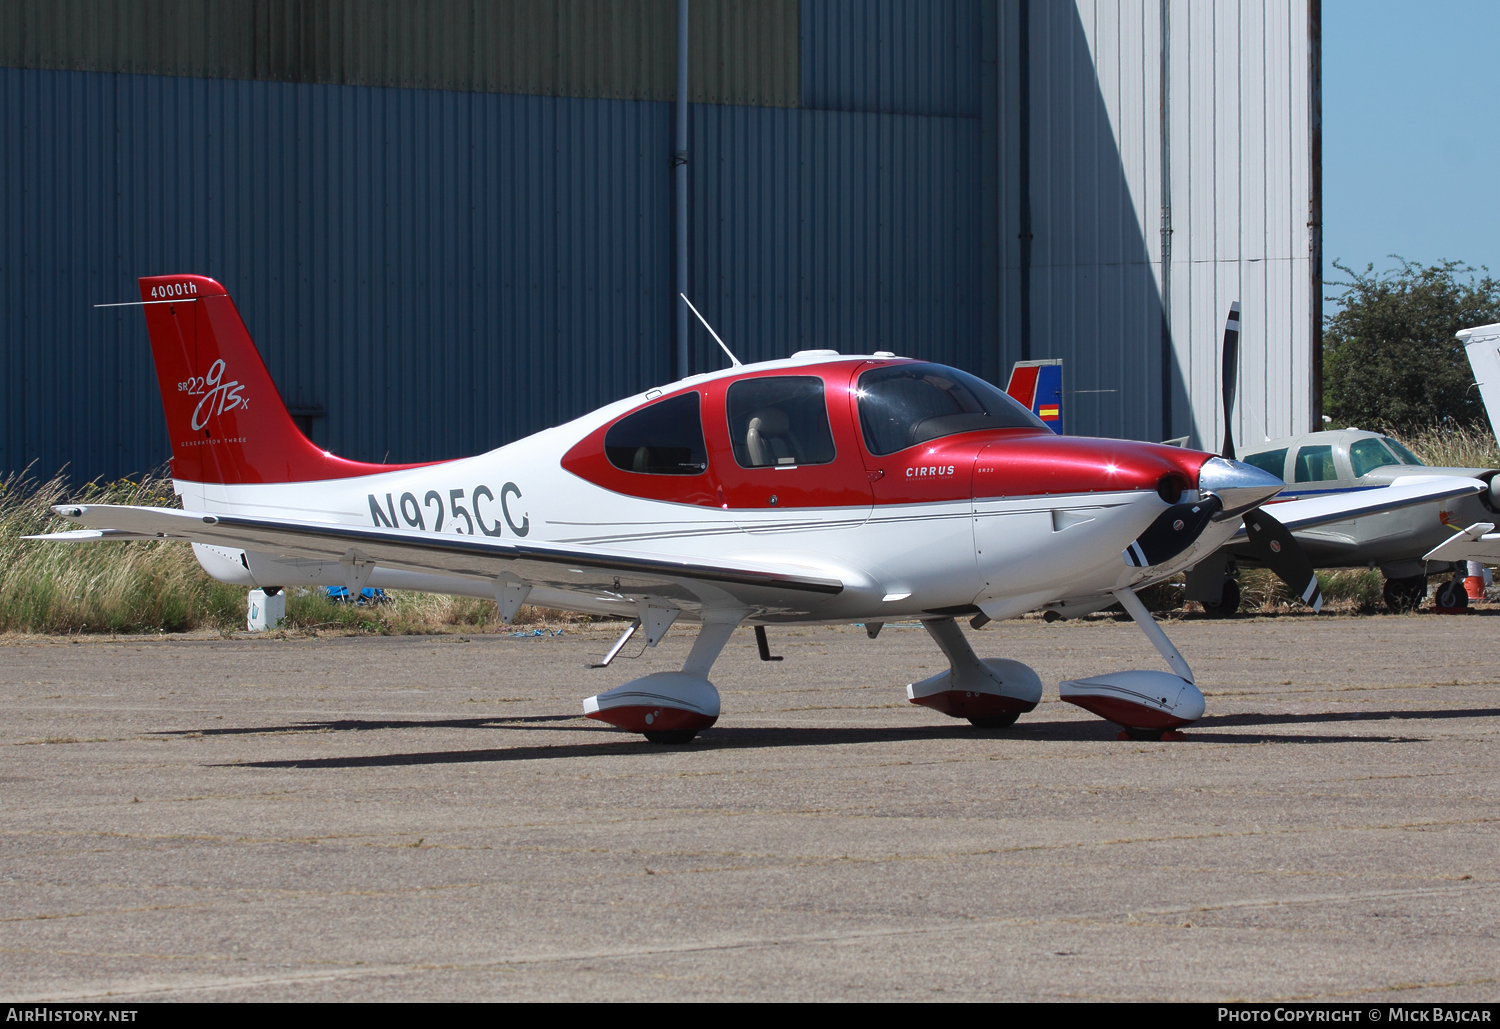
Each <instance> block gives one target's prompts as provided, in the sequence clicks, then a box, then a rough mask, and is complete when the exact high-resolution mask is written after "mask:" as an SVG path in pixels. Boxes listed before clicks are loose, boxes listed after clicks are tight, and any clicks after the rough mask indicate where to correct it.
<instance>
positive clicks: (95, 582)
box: [0, 475, 590, 635]
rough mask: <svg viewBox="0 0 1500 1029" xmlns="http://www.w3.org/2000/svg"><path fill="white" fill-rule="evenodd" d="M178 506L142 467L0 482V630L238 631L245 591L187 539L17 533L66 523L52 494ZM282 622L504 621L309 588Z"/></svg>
mask: <svg viewBox="0 0 1500 1029" xmlns="http://www.w3.org/2000/svg"><path fill="white" fill-rule="evenodd" d="M68 502H75V503H77V502H82V503H93V504H138V505H143V506H150V507H179V506H181V505H180V504H179V503H178V501H177V497H176V496H175V495H173V493H172V483H171V480H170V479H166V478H162V477H160V476H156V475H148V476H145V477H144V478H142V479H141V481H139V482H134V481H131V480H128V479H122V480H120V481H118V482H112V483H107V484H100V483H89V484H88V485H86V486H84V487H82V488H81V489H77V490H70V489H69V488H68V485H67V482H66V481H65V480H64V479H63V478H62V477H61V476H58V477H55V478H53V479H51V480H50V481H47V482H37V481H36V480H34V479H28V478H26V477H24V476H21V475H12V476H11V477H9V478H8V479H5V480H4V481H3V482H0V632H23V633H79V632H90V633H93V632H99V633H145V632H192V631H201V630H209V631H216V632H221V633H230V632H236V631H243V630H244V628H245V607H246V593H247V590H246V589H245V587H243V586H230V585H226V584H224V583H221V582H218V581H217V580H215V579H212V578H210V577H209V576H208V575H207V574H206V573H205V572H204V571H203V569H202V568H200V567H199V566H198V562H197V560H196V559H194V557H193V551H192V548H191V547H190V546H189V545H188V544H186V543H181V542H174V541H167V540H163V541H160V542H156V541H131V542H124V543H47V542H43V541H40V540H23V539H22V538H21V537H22V536H28V535H36V534H38V533H46V532H59V531H63V530H67V529H72V528H75V526H74V525H73V524H72V523H70V522H68V521H66V520H64V519H62V518H58V517H57V516H56V515H54V514H52V512H51V511H50V510H48V508H49V507H50V506H51V505H53V504H61V503H68ZM589 621H590V619H589V618H588V616H586V615H573V614H566V613H563V612H557V611H546V610H543V609H540V608H533V607H530V606H527V607H523V608H521V611H520V613H519V615H518V616H517V618H516V624H517V625H524V626H527V627H532V626H543V625H545V626H547V627H548V628H551V629H556V628H559V627H561V626H565V625H573V626H579V625H582V624H587V623H588V622H589ZM287 622H288V628H290V629H293V630H299V629H300V630H304V631H309V630H310V631H329V630H331V631H338V632H354V633H361V632H363V633H379V634H382V635H404V634H412V633H418V634H426V633H442V632H476V633H481V632H502V631H503V632H511V631H514V630H513V629H512V628H511V627H510V626H506V625H503V624H502V623H501V622H500V617H499V610H498V608H497V607H496V605H495V602H494V601H492V600H476V599H473V598H469V597H449V596H438V595H434V594H430V593H408V592H402V591H390V593H389V594H388V602H387V603H384V604H379V605H364V604H344V603H339V602H336V601H332V600H329V599H328V598H327V597H326V596H324V595H323V594H322V593H321V592H320V591H307V592H303V593H300V594H299V595H295V596H288V597H287Z"/></svg>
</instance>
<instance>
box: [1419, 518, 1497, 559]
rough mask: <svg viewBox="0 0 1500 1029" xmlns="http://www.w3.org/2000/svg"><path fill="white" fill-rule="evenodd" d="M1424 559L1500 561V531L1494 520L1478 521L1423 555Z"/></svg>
mask: <svg viewBox="0 0 1500 1029" xmlns="http://www.w3.org/2000/svg"><path fill="white" fill-rule="evenodd" d="M1422 560H1424V561H1500V532H1496V531H1495V523H1493V522H1476V523H1475V524H1473V525H1471V526H1469V527H1468V528H1467V529H1465V530H1464V531H1463V532H1461V533H1459V534H1458V535H1457V536H1454V537H1453V538H1452V539H1451V540H1444V541H1443V542H1442V543H1439V544H1438V545H1437V546H1435V547H1433V548H1432V549H1431V550H1429V551H1428V552H1427V553H1426V554H1424V555H1423V557H1422Z"/></svg>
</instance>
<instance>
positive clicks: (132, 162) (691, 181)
mask: <svg viewBox="0 0 1500 1029" xmlns="http://www.w3.org/2000/svg"><path fill="white" fill-rule="evenodd" d="M677 18H678V6H677V4H676V3H674V2H673V0H426V2H420V3H419V2H398V0H386V2H365V0H150V2H147V0H136V2H117V0H13V2H10V3H7V4H5V5H3V6H0V111H3V118H4V120H3V123H0V134H3V139H4V146H3V152H0V224H3V227H4V239H3V244H0V376H3V384H0V397H3V401H0V402H3V404H4V410H3V413H0V433H3V437H0V454H3V468H4V469H8V470H15V469H19V468H21V467H24V466H25V465H27V464H28V463H30V462H32V461H35V462H36V466H35V467H34V469H33V470H34V472H37V473H40V474H50V473H51V472H52V471H53V470H55V469H57V468H59V467H61V466H62V465H64V464H69V465H70V470H71V473H72V475H73V476H74V478H75V479H77V478H83V479H87V478H92V477H94V476H97V475H104V476H111V477H112V476H117V475H122V474H127V473H131V472H139V471H144V470H147V469H150V468H152V467H154V466H156V465H158V464H160V463H161V462H162V461H163V460H164V458H165V457H166V456H167V454H168V446H167V443H166V437H165V428H164V424H163V421H162V415H161V409H160V404H159V401H158V399H157V396H156V385H155V379H154V376H153V373H152V365H151V358H150V350H149V347H148V345H147V342H146V336H145V327H144V323H143V319H142V318H141V317H140V314H139V312H138V311H137V310H136V309H134V308H129V307H125V308H95V307H93V306H92V305H94V304H97V303H104V302H108V301H123V300H132V299H134V298H135V296H136V289H135V279H136V277H137V276H140V275H150V274H162V273H171V272H199V273H203V274H208V275H212V276H214V277H215V278H217V279H219V280H220V281H222V282H223V283H224V284H225V285H226V286H227V287H228V288H229V290H230V293H231V294H232V295H233V296H234V298H235V300H236V302H237V303H238V305H239V307H240V310H241V312H242V313H243V314H244V316H245V320H246V322H247V324H248V325H249V327H250V330H251V332H252V334H253V335H254V336H255V339H256V342H257V343H258V344H259V346H260V348H261V350H262V352H263V354H264V355H265V357H266V361H267V364H268V365H269V367H270V369H271V372H272V374H273V375H274V376H275V378H276V381H277V383H278V385H279V386H280V388H281V391H282V394H283V396H284V398H285V399H286V401H287V403H288V405H289V406H290V407H292V408H293V409H294V413H295V414H296V415H297V416H298V417H299V419H300V420H301V422H302V424H303V425H304V426H305V427H306V429H307V431H309V433H310V435H311V436H312V438H313V439H314V440H315V441H316V442H318V443H319V444H320V445H323V446H325V447H327V448H329V449H331V450H333V451H335V452H337V453H340V454H343V455H346V456H348V457H351V458H357V459H363V460H374V461H379V460H382V459H386V458H388V459H389V460H392V461H420V460H430V459H438V458H443V457H454V456H460V455H464V454H468V453H473V452H478V451H481V450H485V449H489V448H491V447H494V446H498V445H500V444H502V443H505V442H508V441H510V440H513V439H516V438H519V437H521V436H523V435H526V434H527V433H530V432H533V431H535V430H538V429H541V428H544V427H546V426H548V425H551V424H555V423H557V422H560V421H563V420H566V419H568V418H571V417H574V416H576V415H578V414H581V413H583V412H585V411H587V410H589V409H591V408H593V407H596V406H598V405H600V404H602V403H605V402H607V401H609V400H611V399H614V398H617V397H619V396H622V395H625V394H628V393H632V392H637V391H639V390H641V389H643V388H645V387H647V386H649V385H652V384H657V383H661V382H664V381H667V380H669V379H672V378H674V377H675V376H676V375H677V373H678V369H677V367H676V363H677V362H676V361H675V360H674V354H675V352H676V339H675V338H674V336H675V334H676V333H677V331H678V330H677V328H676V326H677V320H676V311H675V310H674V306H673V297H674V293H673V289H674V282H675V281H676V280H675V269H674V256H673V249H674V248H673V244H672V239H673V218H674V216H673V203H672V165H673V161H674V157H673V153H674V150H675V147H674V141H673V124H672V117H673V115H672V110H673V104H672V100H673V98H674V92H675V88H676V87H675V83H676V57H675V55H676V49H677V25H678V22H677ZM688 24H689V30H688V33H687V35H688V42H689V47H688V49H689V88H688V91H687V92H688V97H689V99H690V101H691V103H690V104H689V141H688V149H687V169H688V193H687V195H688V218H687V225H688V228H689V245H688V258H687V262H686V265H685V267H686V269H687V278H688V286H689V295H690V296H691V297H692V298H693V300H694V302H695V303H696V304H697V306H698V307H699V309H700V310H702V311H703V313H704V314H705V315H706V316H707V317H708V318H709V320H710V321H711V322H712V323H713V324H714V325H715V327H716V328H717V329H718V330H719V332H720V334H721V335H723V336H724V337H725V339H726V340H727V341H728V342H729V344H730V346H732V347H733V348H734V349H735V351H736V352H737V353H738V354H739V356H740V357H741V358H742V359H743V360H747V361H752V360H760V359H767V358H773V357H783V356H786V355H788V354H789V353H791V352H792V351H794V350H799V349H811V348H825V347H826V348H832V349H837V350H840V351H843V352H845V353H868V352H871V351H874V350H890V351H894V352H896V353H898V354H903V355H909V356H913V357H923V358H930V359H934V360H940V361H944V362H947V363H951V364H955V365H958V366H959V367H962V368H965V369H968V370H970V371H973V372H975V373H977V374H980V375H982V376H984V377H985V378H987V379H989V380H991V381H998V382H1001V383H1002V384H1003V382H1004V378H1005V375H1006V374H1007V373H1008V371H1009V368H1010V365H1011V362H1013V361H1015V360H1018V359H1037V358H1049V357H1060V358H1062V359H1063V360H1064V362H1065V365H1064V367H1065V374H1066V380H1065V382H1066V394H1065V400H1066V404H1067V406H1066V409H1065V417H1066V421H1067V430H1068V431H1069V432H1071V433H1079V434H1086V435H1110V436H1125V437H1131V438H1136V439H1163V438H1169V437H1174V436H1189V437H1191V439H1192V441H1193V442H1194V443H1195V444H1201V445H1204V446H1207V447H1210V448H1216V447H1217V445H1218V440H1219V439H1220V437H1221V435H1222V424H1223V416H1222V412H1221V411H1220V409H1219V392H1218V377H1219V367H1218V353H1217V348H1218V343H1219V336H1220V331H1221V325H1222V320H1223V317H1224V313H1225V311H1226V310H1227V308H1228V306H1229V303H1230V302H1231V301H1233V300H1241V301H1242V302H1243V305H1244V311H1245V336H1244V340H1243V343H1242V346H1241V358H1240V360H1241V367H1240V376H1239V381H1240V387H1239V402H1238V404H1237V405H1236V409H1235V412H1234V418H1235V422H1236V425H1235V435H1236V438H1237V439H1240V440H1254V439H1260V438H1262V437H1263V436H1267V435H1269V436H1277V435H1285V434H1289V433H1292V432H1294V431H1302V430H1305V429H1308V428H1311V427H1312V423H1313V421H1314V420H1315V418H1316V416H1317V395H1318V391H1319V386H1318V375H1319V372H1318V365H1317V361H1318V354H1319V349H1320V347H1319V339H1320V323H1321V308H1320V305H1321V282H1320V274H1321V253H1320V235H1319V221H1320V217H1321V211H1320V207H1321V205H1320V200H1319V193H1320V185H1319V161H1320V154H1319V143H1318V137H1319V122H1318V119H1319V114H1318V110H1319V70H1318V25H1319V10H1318V0H1218V2H1215V3H1204V2H1199V0H1010V2H1003V3H1002V2H997V0H800V2H799V0H692V2H691V3H690V5H689V21H688ZM688 342H689V347H688V361H689V366H690V367H689V370H691V371H701V370H706V369H711V368H717V367H719V366H720V363H721V362H722V361H723V360H724V359H723V357H722V355H721V354H720V352H719V350H718V348H717V347H716V346H715V344H714V343H713V341H712V339H711V338H710V337H709V336H708V335H707V333H705V332H703V331H702V329H701V328H697V327H693V328H691V329H690V330H689V333H688Z"/></svg>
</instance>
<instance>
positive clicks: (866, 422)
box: [857, 364, 1047, 456]
mask: <svg viewBox="0 0 1500 1029" xmlns="http://www.w3.org/2000/svg"><path fill="white" fill-rule="evenodd" d="M857 395H858V398H859V426H860V430H861V431H862V432H863V433H864V437H865V446H867V447H869V448H870V453H872V454H875V455H877V456H883V455H885V454H894V453H896V452H897V451H898V450H905V449H906V448H907V447H914V446H916V445H917V444H918V443H926V442H927V441H928V440H934V439H938V438H940V437H943V436H953V435H956V434H958V433H960V432H973V431H975V430H977V429H1019V428H1026V429H1045V428H1047V426H1046V424H1045V423H1043V422H1042V420H1041V419H1040V418H1038V417H1037V416H1036V415H1034V414H1032V413H1031V412H1030V411H1028V410H1026V408H1024V407H1022V406H1021V405H1020V404H1018V403H1016V401H1015V400H1013V399H1011V397H1010V396H1008V395H1007V394H1006V393H1005V392H1003V391H1002V390H999V389H997V388H995V387H994V386H991V385H990V384H989V383H987V382H985V381H984V380H983V379H980V378H977V377H975V376H973V375H970V374H969V373H968V372H961V371H959V370H958V369H957V368H949V367H947V366H946V365H941V364H898V365H892V366H890V367H887V368H875V369H872V370H871V371H868V372H865V373H864V374H863V375H861V376H860V377H859V388H858V394H857Z"/></svg>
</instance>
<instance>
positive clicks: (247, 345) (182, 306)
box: [140, 275, 403, 483]
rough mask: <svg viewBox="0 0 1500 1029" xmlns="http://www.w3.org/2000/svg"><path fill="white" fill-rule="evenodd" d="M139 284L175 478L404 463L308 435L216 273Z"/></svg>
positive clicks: (269, 477)
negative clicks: (332, 449)
mask: <svg viewBox="0 0 1500 1029" xmlns="http://www.w3.org/2000/svg"><path fill="white" fill-rule="evenodd" d="M140 284H141V299H142V300H143V301H144V302H145V308H144V310H145V312H146V331H147V333H148V334H149V335H150V337H151V355H152V357H153V359H154V360H155V362H156V378H157V383H158V384H159V385H160V386H161V402H162V407H163V409H164V410H165V412H166V416H167V435H168V436H169V437H170V438H171V440H172V477H173V478H175V479H183V480H187V481H191V482H213V483H266V482H309V481H313V480H318V479H342V478H348V477H350V476H355V475H370V474H373V473H375V472H383V471H390V470H392V469H394V468H397V467H403V466H398V465H376V464H363V463H360V462H357V461H345V460H344V459H342V458H338V457H334V456H333V455H332V454H329V453H327V452H326V451H324V450H321V449H319V448H318V447H317V446H316V445H314V444H313V442H312V441H311V440H309V439H308V438H307V437H306V436H304V435H303V434H302V432H301V430H299V429H298V428H297V425H296V423H295V422H293V421H292V416H291V415H290V414H289V413H288V412H287V409H286V405H285V404H284V403H282V400H281V394H280V393H278V392H277V390H276V384H275V383H274V382H272V381H271V373H270V372H268V371H267V370H266V365H265V362H264V361H262V360H261V357H260V352H259V351H257V350H256V349H255V343H254V342H253V341H252V340H251V339H250V333H249V331H248V330H246V328H245V323H244V321H242V320H241V318H240V313H239V311H238V310H237V309H236V308H235V306H234V301H233V300H231V299H230V298H229V293H228V292H227V291H226V290H225V289H224V287H223V286H221V285H219V284H218V283H217V282H215V281H214V280H213V279H210V278H207V277H206V276H202V275H160V276H152V277H150V278H144V279H141V280H140Z"/></svg>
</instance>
